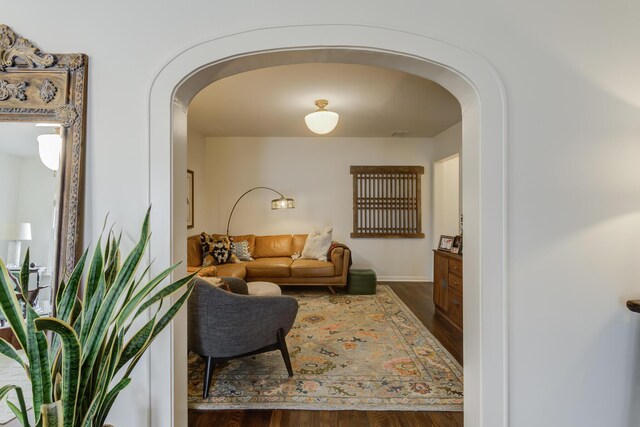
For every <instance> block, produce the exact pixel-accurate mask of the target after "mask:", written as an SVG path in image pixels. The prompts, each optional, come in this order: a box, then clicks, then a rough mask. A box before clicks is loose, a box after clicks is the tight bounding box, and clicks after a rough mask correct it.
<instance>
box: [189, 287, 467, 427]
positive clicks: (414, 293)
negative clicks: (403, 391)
mask: <svg viewBox="0 0 640 427" xmlns="http://www.w3.org/2000/svg"><path fill="white" fill-rule="evenodd" d="M380 284H384V285H389V286H390V287H391V288H392V289H393V291H394V292H395V293H396V295H398V297H399V298H400V299H401V300H402V301H403V302H404V303H405V304H406V305H407V307H409V308H410V309H411V311H412V312H413V313H414V314H415V315H416V317H417V318H418V319H420V321H421V322H422V323H423V324H424V325H425V326H426V327H427V328H428V329H429V330H430V331H431V333H432V334H433V335H434V336H435V337H436V338H437V339H438V341H440V342H441V343H442V345H443V346H444V347H445V348H446V349H447V350H448V351H449V353H451V355H452V356H453V357H454V358H455V359H456V360H457V361H458V362H460V364H462V332H460V331H459V330H457V329H456V328H454V327H453V326H451V325H450V324H449V323H448V322H447V321H445V320H444V319H442V318H441V317H440V316H438V314H437V313H436V311H435V306H434V304H433V298H432V296H433V284H431V283H421V282H380ZM284 292H285V293H286V288H284ZM462 425H463V415H462V412H405V411H293V410H279V409H276V410H244V411H235V410H221V411H196V410H189V427H214V426H215V427H225V426H234V427H252V426H255V427H262V426H269V427H298V426H310V427H313V426H318V427H324V426H328V427H333V426H344V427H351V426H353V427H369V426H370V427H387V426H398V427H404V426H411V427H431V426H434V427H458V426H462Z"/></svg>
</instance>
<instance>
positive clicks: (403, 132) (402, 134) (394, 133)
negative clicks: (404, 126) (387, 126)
mask: <svg viewBox="0 0 640 427" xmlns="http://www.w3.org/2000/svg"><path fill="white" fill-rule="evenodd" d="M407 135H409V131H408V130H397V131H395V132H393V133H392V134H391V136H407Z"/></svg>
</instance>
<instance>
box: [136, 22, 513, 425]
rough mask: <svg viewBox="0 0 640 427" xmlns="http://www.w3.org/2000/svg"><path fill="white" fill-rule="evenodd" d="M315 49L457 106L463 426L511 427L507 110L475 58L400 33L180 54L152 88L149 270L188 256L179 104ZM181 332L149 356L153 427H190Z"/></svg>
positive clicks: (323, 32)
mask: <svg viewBox="0 0 640 427" xmlns="http://www.w3.org/2000/svg"><path fill="white" fill-rule="evenodd" d="M314 50H315V51H321V52H330V51H332V52H342V54H343V55H346V56H344V62H352V60H354V59H357V60H362V61H364V62H363V63H368V64H371V65H375V61H376V60H378V59H380V58H385V59H384V60H385V61H389V59H391V64H393V67H394V68H397V69H399V70H402V71H406V72H410V73H413V74H416V75H421V76H423V77H426V78H428V79H430V80H434V81H436V82H438V83H440V84H441V85H442V86H444V87H445V88H447V89H448V90H449V91H451V92H452V93H453V94H454V95H455V96H456V97H457V98H458V99H459V100H460V102H461V104H462V106H463V156H464V161H463V172H462V174H463V181H464V188H463V196H462V197H463V206H464V216H465V236H466V237H465V265H464V274H465V305H464V328H465V333H464V353H465V358H464V374H465V424H466V425H468V426H475V425H478V426H485V427H500V426H506V425H507V424H508V373H507V368H508V358H507V283H506V278H507V274H506V268H507V264H506V237H507V230H506V131H505V128H506V105H505V102H506V101H505V96H504V90H503V87H502V84H501V82H500V79H499V78H498V76H497V74H496V73H495V71H494V70H493V68H492V67H491V66H490V65H489V64H488V63H487V62H486V61H484V60H483V59H482V58H481V57H480V56H478V55H476V54H474V53H472V52H469V51H466V50H463V49H461V48H459V47H456V46H453V45H451V44H448V43H445V42H443V41H439V40H435V39H432V38H428V37H424V36H421V35H416V34H409V33H404V32H400V31H395V30H388V29H382V28H374V27H365V26H351V25H310V26H295V27H278V28H267V29H260V30H253V31H249V32H244V33H239V34H233V35H229V36H224V37H220V38H217V39H214V40H210V41H207V42H203V43H200V44H198V45H196V46H193V47H191V48H189V49H187V50H185V51H184V52H182V53H180V54H178V55H177V56H176V57H174V58H173V59H172V60H171V61H170V62H169V63H167V64H166V65H165V66H164V67H163V68H162V70H161V71H160V72H159V74H158V75H157V77H156V79H155V80H154V82H153V85H152V87H151V90H150V99H149V112H150V117H149V159H150V176H149V179H150V188H149V191H150V200H151V202H152V204H153V215H152V230H153V232H154V234H153V238H152V241H151V247H150V252H151V257H152V258H154V259H156V262H155V263H154V264H155V265H156V266H162V265H168V264H169V263H171V262H174V261H175V260H181V259H185V258H186V245H185V241H186V235H187V234H186V227H184V226H183V224H185V222H186V212H185V209H184V208H183V204H182V203H174V201H175V200H179V201H182V200H184V199H185V197H186V194H185V193H186V189H185V185H184V172H185V170H186V106H187V105H188V102H189V101H190V99H191V97H192V96H193V95H194V94H195V93H197V91H198V90H199V88H201V87H202V86H201V85H202V84H206V83H210V82H212V81H215V80H216V79H218V78H221V77H224V76H225V73H227V75H231V74H236V73H237V72H239V71H242V70H239V69H238V68H236V67H237V66H238V64H240V63H241V61H242V59H243V58H250V57H252V56H253V57H254V59H255V58H257V56H256V55H260V56H259V58H261V59H260V60H264V61H265V62H264V63H263V65H262V66H269V64H271V63H270V62H269V61H272V60H273V57H274V56H273V55H276V54H277V53H279V52H283V51H286V52H288V53H291V52H297V51H300V52H299V53H300V54H302V55H306V54H309V52H311V53H313V51H314ZM266 53H269V54H270V55H271V59H270V60H266V59H265V58H269V55H266ZM263 55H264V56H263ZM376 58H377V59H376ZM296 60H297V61H298V62H304V61H299V58H297V59H296ZM249 63H251V60H249ZM254 63H255V61H254ZM386 64H387V65H386V66H389V64H390V63H389V62H386ZM203 76H204V77H203ZM205 77H206V78H205ZM174 100H175V102H174ZM183 272H184V270H183ZM151 273H152V274H153V271H152V272H151ZM180 273H181V272H177V273H176V274H180ZM185 330H186V315H185V313H184V312H183V313H182V316H180V317H179V318H176V320H174V322H173V324H172V327H171V328H168V330H167V331H166V332H165V333H163V334H162V335H161V336H160V337H159V339H158V340H157V342H156V343H155V344H154V346H153V347H152V351H151V353H150V390H151V397H150V400H151V402H150V404H151V414H150V417H151V425H153V426H154V427H165V426H167V427H168V426H175V427H180V426H183V425H186V368H187V366H186V334H185Z"/></svg>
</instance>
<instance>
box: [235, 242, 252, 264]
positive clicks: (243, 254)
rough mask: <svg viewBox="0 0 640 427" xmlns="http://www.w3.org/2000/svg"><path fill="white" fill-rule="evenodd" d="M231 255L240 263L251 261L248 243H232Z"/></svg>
mask: <svg viewBox="0 0 640 427" xmlns="http://www.w3.org/2000/svg"><path fill="white" fill-rule="evenodd" d="M233 254H234V255H235V256H237V257H238V259H239V260H240V261H253V258H251V252H249V242H246V241H244V242H234V243H233Z"/></svg>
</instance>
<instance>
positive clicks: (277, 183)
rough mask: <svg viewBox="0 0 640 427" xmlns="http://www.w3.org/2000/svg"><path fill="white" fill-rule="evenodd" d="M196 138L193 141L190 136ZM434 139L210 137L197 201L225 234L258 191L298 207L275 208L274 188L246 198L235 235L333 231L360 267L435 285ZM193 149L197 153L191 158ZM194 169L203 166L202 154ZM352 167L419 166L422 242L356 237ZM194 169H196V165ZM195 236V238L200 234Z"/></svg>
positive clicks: (205, 221)
mask: <svg viewBox="0 0 640 427" xmlns="http://www.w3.org/2000/svg"><path fill="white" fill-rule="evenodd" d="M190 140H191V137H190ZM433 143H434V141H433V138H331V137H321V138H320V137H309V138H243V137H237V138H211V137H210V138H206V161H205V163H206V166H207V167H206V172H205V174H204V176H205V178H204V179H205V181H206V184H205V186H206V188H207V192H208V193H207V192H205V194H204V195H202V194H201V193H200V192H199V194H201V195H200V196H199V198H200V200H203V199H202V198H204V200H207V201H206V202H197V203H199V204H200V205H203V204H206V205H207V206H208V207H209V209H208V211H207V212H206V213H205V218H197V219H196V221H197V223H198V224H201V225H202V229H200V228H196V229H194V231H195V232H196V233H199V232H200V231H205V230H206V231H209V232H220V233H223V232H225V229H226V223H227V218H228V215H229V212H230V210H231V208H232V206H233V204H234V203H235V201H236V200H237V198H238V197H240V195H241V194H242V193H244V192H245V191H246V190H248V189H250V188H252V187H256V186H267V187H272V188H274V189H276V190H278V191H280V192H282V193H284V194H285V195H286V196H288V197H292V198H294V199H295V200H296V209H293V210H280V211H272V210H271V209H270V205H269V202H270V200H271V199H273V198H276V197H278V196H277V195H276V194H275V193H272V192H270V191H267V190H256V191H253V192H251V193H249V194H248V195H247V196H245V197H244V198H243V199H242V200H241V201H240V203H239V204H238V207H237V208H236V211H235V212H234V215H233V218H232V222H231V228H230V233H231V234H245V233H252V234H279V233H308V232H310V231H311V230H313V229H314V228H318V229H321V228H323V227H325V226H331V227H333V230H334V231H333V236H334V239H335V240H339V241H341V242H344V243H346V244H347V245H348V246H349V247H351V249H352V250H353V259H354V267H356V268H373V269H374V270H375V271H376V272H377V274H378V276H380V277H382V278H390V279H395V280H431V278H432V275H433V273H432V271H433V267H432V264H433V260H432V259H431V256H430V249H431V248H430V242H431V234H432V230H431V228H430V226H429V224H430V218H431V216H432V207H431V188H432V184H431V167H432V163H433V159H432V157H431V151H432V145H433ZM191 152H192V149H191V147H190V148H189V153H190V154H191ZM189 157H190V160H191V161H192V163H191V164H193V165H194V168H195V167H197V161H201V159H196V158H195V156H194V157H193V158H192V156H191V155H190V156H189ZM351 165H419V166H424V168H425V174H424V175H423V176H422V217H423V218H422V223H423V232H424V233H425V236H426V237H425V238H422V239H352V238H351V237H350V233H351V231H352V218H353V215H352V213H353V210H352V197H353V193H352V191H353V187H352V175H351V174H350V172H349V167H350V166H351ZM189 168H190V169H191V166H189ZM196 233H190V234H196Z"/></svg>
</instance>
